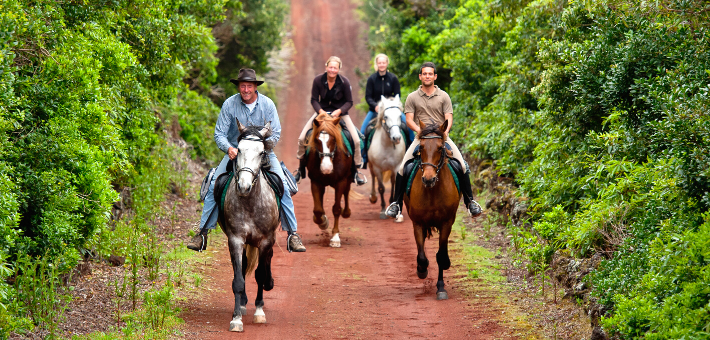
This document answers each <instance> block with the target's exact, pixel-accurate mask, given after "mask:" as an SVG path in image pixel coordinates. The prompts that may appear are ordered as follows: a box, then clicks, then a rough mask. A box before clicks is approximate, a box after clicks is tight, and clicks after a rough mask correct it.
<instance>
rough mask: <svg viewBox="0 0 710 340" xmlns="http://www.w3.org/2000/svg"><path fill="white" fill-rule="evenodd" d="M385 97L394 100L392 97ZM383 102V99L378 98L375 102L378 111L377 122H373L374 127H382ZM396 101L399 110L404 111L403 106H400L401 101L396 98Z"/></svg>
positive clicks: (383, 115)
mask: <svg viewBox="0 0 710 340" xmlns="http://www.w3.org/2000/svg"><path fill="white" fill-rule="evenodd" d="M385 99H387V100H389V101H392V102H393V101H395V100H394V97H387V98H385ZM384 103H385V101H384V100H380V102H379V103H377V107H379V108H380V110H379V112H378V113H377V122H375V128H377V129H379V128H381V127H382V119H383V118H384V117H385V105H384ZM396 103H397V108H399V110H400V111H404V106H402V101H401V100H398V101H396Z"/></svg>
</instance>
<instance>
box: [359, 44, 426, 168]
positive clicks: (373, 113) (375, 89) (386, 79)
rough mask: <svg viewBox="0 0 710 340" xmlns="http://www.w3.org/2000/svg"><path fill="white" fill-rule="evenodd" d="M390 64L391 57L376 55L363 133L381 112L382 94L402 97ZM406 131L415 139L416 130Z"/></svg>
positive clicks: (368, 87)
mask: <svg viewBox="0 0 710 340" xmlns="http://www.w3.org/2000/svg"><path fill="white" fill-rule="evenodd" d="M389 64H390V58H389V57H388V56H387V55H386V54H383V53H380V54H378V55H376V56H375V61H374V63H373V67H374V68H375V72H374V73H373V74H371V75H370V77H369V78H367V86H366V87H365V100H366V101H367V106H368V107H369V110H368V112H367V116H365V119H364V120H363V121H362V126H361V127H360V131H361V132H362V134H363V135H364V134H365V130H367V125H368V124H370V121H371V120H372V119H373V118H375V117H377V114H378V113H379V112H378V110H379V109H378V107H377V103H379V101H380V99H381V98H382V96H384V97H395V96H397V95H399V96H400V97H401V94H400V88H399V79H397V76H395V75H394V74H392V72H389V71H388V70H387V67H388V66H389ZM406 122H407V118H406V116H405V115H404V113H402V123H403V125H405V126H406ZM405 132H406V133H407V136H408V137H409V140H410V141H412V140H414V132H412V130H411V129H409V128H407V129H405ZM363 164H364V165H363V169H365V168H367V154H363Z"/></svg>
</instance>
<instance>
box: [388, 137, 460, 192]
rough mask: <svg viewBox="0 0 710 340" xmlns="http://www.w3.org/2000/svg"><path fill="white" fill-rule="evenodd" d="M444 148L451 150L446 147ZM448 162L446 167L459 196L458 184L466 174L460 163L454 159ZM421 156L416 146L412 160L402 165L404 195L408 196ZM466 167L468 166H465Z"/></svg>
mask: <svg viewBox="0 0 710 340" xmlns="http://www.w3.org/2000/svg"><path fill="white" fill-rule="evenodd" d="M444 145H446V144H444ZM446 148H447V149H449V150H451V148H450V147H449V146H448V145H446ZM448 158H449V161H448V162H447V163H446V165H447V166H448V167H449V171H451V174H452V175H454V176H453V177H454V183H456V190H458V192H459V194H460V193H461V184H460V183H459V179H460V178H462V177H464V176H466V173H465V172H464V168H463V166H461V162H459V161H458V160H457V159H456V158H453V157H448ZM421 162H422V160H421V154H420V153H419V146H417V147H416V148H415V149H414V158H412V159H410V160H408V161H407V162H406V163H404V169H403V171H402V173H403V175H404V178H406V179H407V187H406V190H405V193H406V194H407V195H409V192H410V191H411V189H412V181H413V180H414V174H416V173H417V171H416V170H417V169H418V168H419V164H421ZM467 167H468V166H467Z"/></svg>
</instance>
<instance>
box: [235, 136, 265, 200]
mask: <svg viewBox="0 0 710 340" xmlns="http://www.w3.org/2000/svg"><path fill="white" fill-rule="evenodd" d="M247 138H248V137H247ZM263 152H264V143H262V142H260V141H253V140H248V139H242V140H241V141H240V142H239V154H238V155H237V166H238V169H251V170H253V171H254V172H258V171H259V167H260V166H261V154H262V153H263ZM235 170H236V169H235ZM253 181H254V174H253V173H251V172H250V171H247V170H242V171H239V178H238V182H237V183H238V189H239V190H238V191H239V194H240V195H248V194H249V191H251V186H252V182H253Z"/></svg>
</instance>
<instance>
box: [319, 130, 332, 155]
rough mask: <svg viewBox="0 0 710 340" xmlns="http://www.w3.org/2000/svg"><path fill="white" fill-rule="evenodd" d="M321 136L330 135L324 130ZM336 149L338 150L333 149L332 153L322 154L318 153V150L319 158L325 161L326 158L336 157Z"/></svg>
mask: <svg viewBox="0 0 710 340" xmlns="http://www.w3.org/2000/svg"><path fill="white" fill-rule="evenodd" d="M320 134H321V135H327V134H328V133H327V132H325V131H324V130H322V131H321V132H320ZM336 149H337V147H336V148H335V149H333V151H332V152H320V151H318V149H316V151H318V157H320V159H323V158H324V157H330V158H333V157H335V150H336Z"/></svg>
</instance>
